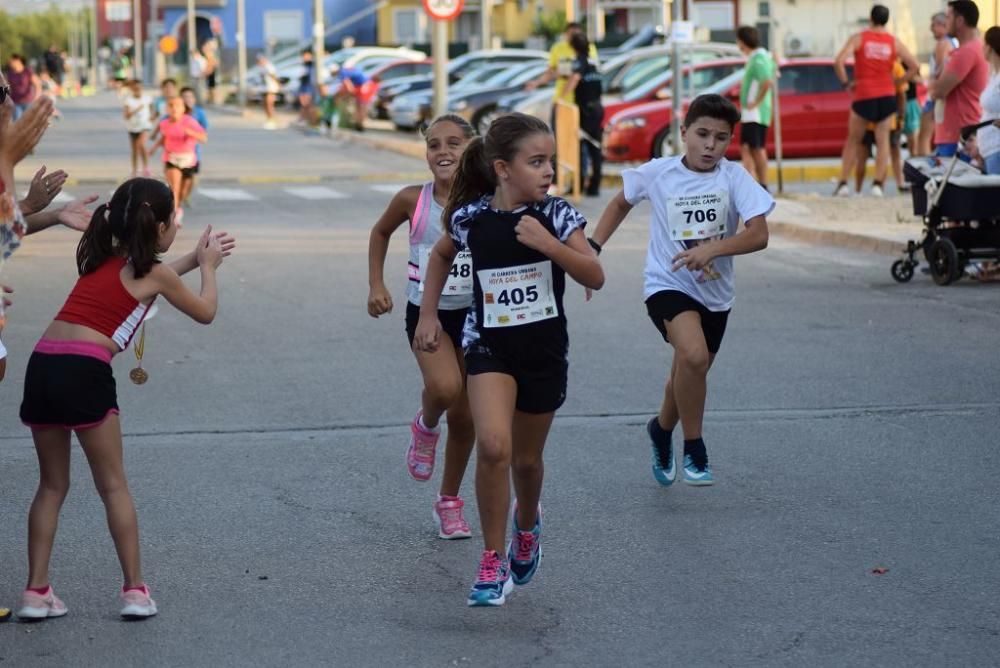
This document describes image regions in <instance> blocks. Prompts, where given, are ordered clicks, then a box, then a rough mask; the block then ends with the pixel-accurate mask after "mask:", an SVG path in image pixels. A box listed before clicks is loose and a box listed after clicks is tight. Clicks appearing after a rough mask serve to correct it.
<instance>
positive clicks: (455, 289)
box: [419, 246, 472, 295]
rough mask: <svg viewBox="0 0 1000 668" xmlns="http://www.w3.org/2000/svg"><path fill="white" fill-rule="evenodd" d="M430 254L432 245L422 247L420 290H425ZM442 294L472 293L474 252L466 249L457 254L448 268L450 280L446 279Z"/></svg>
mask: <svg viewBox="0 0 1000 668" xmlns="http://www.w3.org/2000/svg"><path fill="white" fill-rule="evenodd" d="M430 256H431V247H430V246H424V247H422V248H421V249H420V288H419V289H420V292H423V291H424V276H426V275H427V260H428V259H429V258H430ZM441 294H443V295H471V294H472V253H470V252H469V251H467V250H464V251H462V252H460V253H459V254H458V255H456V256H455V261H454V262H452V263H451V269H449V270H448V280H447V281H445V284H444V290H442V291H441Z"/></svg>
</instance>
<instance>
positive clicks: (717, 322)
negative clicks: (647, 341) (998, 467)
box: [646, 290, 729, 354]
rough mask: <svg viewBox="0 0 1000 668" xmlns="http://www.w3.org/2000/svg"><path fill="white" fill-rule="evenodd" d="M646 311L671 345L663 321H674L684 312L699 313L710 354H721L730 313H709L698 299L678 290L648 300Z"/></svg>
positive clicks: (659, 294) (657, 294) (663, 291)
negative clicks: (720, 349)
mask: <svg viewBox="0 0 1000 668" xmlns="http://www.w3.org/2000/svg"><path fill="white" fill-rule="evenodd" d="M646 311H647V312H648V313H649V319H650V320H652V321H653V324H654V325H655V326H656V329H657V330H659V332H660V334H662V335H663V340H664V341H666V342H667V343H670V339H668V338H667V327H666V325H664V324H663V321H664V320H673V319H674V318H675V317H677V315H679V314H680V313H683V312H684V311H697V312H698V314H699V315H701V331H702V332H704V333H705V343H706V344H707V346H708V352H710V353H712V354H715V353H717V352H719V347H720V346H721V345H722V337H723V336H725V334H726V323H727V322H728V321H729V311H709V310H708V308H706V307H705V305H704V304H702V303H701V302H699V301H698V300H697V299H694V298H693V297H689V296H688V295H686V294H684V293H683V292H678V291H676V290H662V291H660V292H657V293H656V294H654V295H652V296H651V297H650V298H649V299H647V300H646Z"/></svg>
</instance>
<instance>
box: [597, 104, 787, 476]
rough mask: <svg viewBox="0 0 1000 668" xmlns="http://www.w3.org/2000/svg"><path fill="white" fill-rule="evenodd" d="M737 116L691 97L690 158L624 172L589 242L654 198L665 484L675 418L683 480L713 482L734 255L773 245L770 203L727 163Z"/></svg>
mask: <svg viewBox="0 0 1000 668" xmlns="http://www.w3.org/2000/svg"><path fill="white" fill-rule="evenodd" d="M739 120H740V112H739V110H738V109H737V108H736V106H735V105H734V104H733V103H732V102H730V101H729V100H727V99H725V98H723V97H721V96H719V95H701V96H699V97H697V98H695V99H694V101H692V102H691V105H690V107H689V108H688V112H687V115H686V116H685V118H684V126H683V129H682V137H683V142H684V143H683V148H684V155H683V156H674V157H670V158H658V159H656V160H652V161H650V162H647V163H646V164H644V165H642V166H641V167H638V168H636V169H627V170H625V171H624V172H622V180H623V181H624V188H623V190H622V191H621V192H619V193H618V194H617V195H615V197H614V199H612V200H611V202H610V203H609V204H608V206H607V208H606V209H605V210H604V213H603V214H602V215H601V220H600V222H599V223H598V225H597V230H596V231H595V232H594V236H593V239H592V240H591V245H592V246H593V247H594V249H595V250H597V251H598V252H600V249H601V246H602V245H603V244H604V243H606V242H607V240H608V239H609V238H610V237H611V235H612V234H614V232H615V230H616V229H618V226H619V225H621V223H622V221H623V220H625V216H626V215H627V214H628V212H629V211H631V210H632V207H633V206H635V205H636V204H638V203H639V202H641V201H642V200H644V199H648V200H649V201H650V204H651V206H652V207H653V215H652V218H651V220H650V225H649V249H648V251H647V253H646V268H645V272H644V276H645V288H644V298H645V300H646V309H647V311H648V312H649V317H650V318H651V319H652V321H653V324H654V325H655V326H656V328H657V329H658V330H659V331H660V333H661V334H662V335H663V338H664V340H665V341H667V342H668V343H669V344H670V345H672V346H673V348H674V359H673V365H672V366H671V368H670V375H669V377H668V379H667V387H666V391H665V393H664V399H663V404H662V405H661V407H660V413H659V415H658V416H657V417H654V418H652V419H651V420H650V421H649V423H648V424H647V432H648V433H649V438H650V440H651V441H652V446H653V477H654V478H655V479H656V481H657V482H658V483H660V484H661V485H663V486H665V487H666V486H669V485H671V484H672V483H673V482H674V479H675V478H676V474H677V471H676V467H675V465H674V456H673V447H672V443H671V434H672V430H673V428H674V427H675V426H676V425H677V422H678V421H679V422H680V423H681V427H682V429H683V430H684V466H683V468H684V474H683V475H684V482H686V483H688V484H690V485H711V484H712V483H713V482H714V480H713V478H712V469H711V467H710V466H709V464H708V453H707V452H706V450H705V443H704V441H703V440H702V419H703V417H704V413H705V393H706V390H705V388H706V377H707V375H708V369H709V367H711V365H712V361H713V360H714V359H715V355H716V353H718V351H719V346H720V344H721V343H722V336H723V334H724V333H725V331H726V322H727V319H728V318H729V311H730V309H731V308H732V306H733V292H734V291H733V258H732V256H733V255H743V254H745V253H753V252H755V251H759V250H762V249H764V248H766V247H767V237H768V233H767V221H766V220H765V216H766V215H767V214H769V213H770V212H771V210H772V209H773V208H774V199H773V198H772V197H771V195H770V194H769V193H768V192H767V191H766V190H765V189H764V188H762V187H761V186H760V185H758V184H757V182H756V181H755V180H754V179H753V177H752V176H750V174H749V173H748V172H747V171H746V170H745V169H744V168H743V167H742V166H741V165H739V164H737V163H732V162H729V161H728V160H726V159H725V158H723V155H724V154H725V152H726V149H727V148H728V147H729V144H730V142H731V141H732V138H733V129H734V127H735V126H736V123H737V122H739ZM740 219H742V220H743V221H744V229H742V230H738V228H739V221H740Z"/></svg>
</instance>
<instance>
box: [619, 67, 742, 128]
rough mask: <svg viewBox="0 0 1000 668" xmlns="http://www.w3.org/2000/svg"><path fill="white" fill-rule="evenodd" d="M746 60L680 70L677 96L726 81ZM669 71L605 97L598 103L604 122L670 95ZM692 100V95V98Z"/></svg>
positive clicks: (670, 81) (671, 73)
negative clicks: (679, 87)
mask: <svg viewBox="0 0 1000 668" xmlns="http://www.w3.org/2000/svg"><path fill="white" fill-rule="evenodd" d="M745 64H746V61H745V60H744V59H743V58H740V59H728V60H712V61H708V62H701V63H694V64H692V65H688V66H687V67H685V68H684V70H683V76H682V77H681V91H682V93H681V97H682V98H683V97H685V96H686V95H688V94H693V93H695V92H696V91H700V90H705V89H706V88H708V87H709V86H711V85H713V84H715V83H716V82H718V81H721V80H722V79H724V78H726V77H727V76H729V75H730V74H732V73H733V72H735V71H736V70H741V71H742V70H743V66H744V65H745ZM673 79H674V75H673V70H672V69H670V70H665V71H660V72H659V73H658V74H657V75H656V76H655V77H652V78H651V79H649V80H648V81H645V82H644V83H642V84H640V85H638V86H636V87H634V88H630V89H627V90H625V92H624V93H623V94H622V95H608V96H605V97H604V98H603V100H602V102H603V105H604V123H605V124H607V122H608V120H609V119H610V118H611V117H612V116H614V115H615V114H617V113H618V112H620V111H624V110H626V109H631V108H632V107H636V106H638V105H640V104H643V103H645V102H652V101H654V100H665V99H667V98H669V97H670V96H671V95H672V94H673ZM692 97H693V95H692Z"/></svg>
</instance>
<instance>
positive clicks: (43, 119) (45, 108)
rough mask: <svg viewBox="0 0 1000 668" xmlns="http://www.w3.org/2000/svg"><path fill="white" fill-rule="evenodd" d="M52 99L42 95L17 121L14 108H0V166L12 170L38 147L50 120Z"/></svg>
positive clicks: (4, 106) (8, 106) (7, 106)
mask: <svg viewBox="0 0 1000 668" xmlns="http://www.w3.org/2000/svg"><path fill="white" fill-rule="evenodd" d="M53 110H54V107H53V106H52V99H51V98H49V97H48V96H45V95H42V96H39V98H38V99H37V100H35V102H34V104H32V105H31V106H30V107H28V110H27V111H25V112H24V114H23V115H22V116H21V118H19V119H18V120H17V121H13V120H12V119H13V116H14V108H13V106H12V105H9V104H5V105H2V106H0V166H4V167H8V168H10V169H13V168H14V166H15V165H17V163H19V162H21V160H23V159H24V157H25V156H26V155H28V154H29V153H31V151H32V150H33V149H34V148H35V146H37V145H38V142H39V141H40V140H41V138H42V135H43V134H45V130H46V128H48V127H49V122H50V121H51V120H52V113H53Z"/></svg>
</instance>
